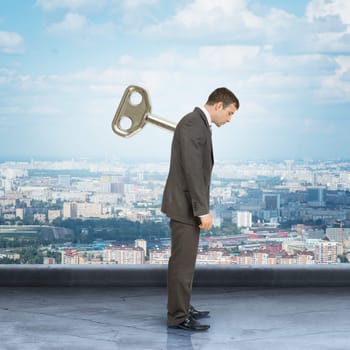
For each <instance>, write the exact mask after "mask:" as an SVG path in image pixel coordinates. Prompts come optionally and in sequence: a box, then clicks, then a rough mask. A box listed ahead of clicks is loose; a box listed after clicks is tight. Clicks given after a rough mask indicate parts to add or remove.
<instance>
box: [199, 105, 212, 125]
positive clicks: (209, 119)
mask: <svg viewBox="0 0 350 350" xmlns="http://www.w3.org/2000/svg"><path fill="white" fill-rule="evenodd" d="M201 110H202V111H203V113H204V114H205V116H206V117H207V120H208V124H209V127H210V128H211V126H212V124H213V122H212V121H211V117H210V114H209V112H208V111H207V109H206V108H205V107H204V106H203V107H202V108H201Z"/></svg>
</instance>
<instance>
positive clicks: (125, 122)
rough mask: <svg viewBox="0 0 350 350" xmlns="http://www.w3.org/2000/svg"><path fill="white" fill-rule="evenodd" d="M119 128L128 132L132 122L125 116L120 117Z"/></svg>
mask: <svg viewBox="0 0 350 350" xmlns="http://www.w3.org/2000/svg"><path fill="white" fill-rule="evenodd" d="M119 127H120V129H122V130H123V131H128V130H129V129H131V127H132V120H131V118H129V117H127V116H122V117H121V119H120V121H119Z"/></svg>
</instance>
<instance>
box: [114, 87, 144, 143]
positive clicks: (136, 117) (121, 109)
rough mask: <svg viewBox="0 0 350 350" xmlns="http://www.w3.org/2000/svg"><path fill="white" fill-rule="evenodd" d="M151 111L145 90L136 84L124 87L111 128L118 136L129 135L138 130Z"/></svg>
mask: <svg viewBox="0 0 350 350" xmlns="http://www.w3.org/2000/svg"><path fill="white" fill-rule="evenodd" d="M150 113H151V102H150V99H149V96H148V94H147V91H146V90H145V89H144V88H142V87H140V86H137V85H130V86H128V87H127V88H126V90H125V92H124V95H123V97H122V99H121V101H120V103H119V106H118V109H117V111H116V113H115V116H114V118H113V121H112V129H113V131H114V132H115V133H116V134H118V135H119V136H123V137H130V136H132V135H134V134H136V133H137V132H138V131H140V130H141V129H142V128H143V127H144V126H145V124H146V119H147V116H148V115H149V114H150Z"/></svg>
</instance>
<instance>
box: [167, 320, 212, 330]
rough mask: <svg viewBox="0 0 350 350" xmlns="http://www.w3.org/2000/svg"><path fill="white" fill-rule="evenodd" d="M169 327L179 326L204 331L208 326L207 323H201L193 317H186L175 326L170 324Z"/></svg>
mask: <svg viewBox="0 0 350 350" xmlns="http://www.w3.org/2000/svg"><path fill="white" fill-rule="evenodd" d="M169 328H179V329H184V330H186V331H206V330H208V329H209V328H210V326H209V325H208V324H202V323H199V322H198V321H196V320H195V319H194V318H193V317H191V316H188V318H187V319H186V320H185V321H183V322H181V323H180V324H178V325H176V326H170V327H169Z"/></svg>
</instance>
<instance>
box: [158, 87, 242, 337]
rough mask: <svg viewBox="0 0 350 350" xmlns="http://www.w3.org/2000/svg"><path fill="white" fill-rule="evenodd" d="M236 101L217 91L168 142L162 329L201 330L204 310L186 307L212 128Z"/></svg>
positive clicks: (204, 209)
mask: <svg viewBox="0 0 350 350" xmlns="http://www.w3.org/2000/svg"><path fill="white" fill-rule="evenodd" d="M238 108H239V100H238V99H237V97H236V96H235V95H234V93H233V92H231V91H230V90H228V89H227V88H218V89H216V90H214V91H213V92H212V93H211V94H210V96H209V97H208V100H207V102H206V103H205V105H204V106H203V107H201V108H198V107H196V108H195V109H194V111H193V112H191V113H189V114H187V115H185V116H184V117H183V118H182V119H181V120H180V122H179V123H178V125H177V127H176V130H175V133H174V137H173V142H172V149H171V160H170V169H169V174H168V178H167V181H166V185H165V188H164V194H163V202H162V212H163V213H165V214H166V215H167V216H168V217H169V218H170V229H171V256H170V259H169V265H168V314H167V317H168V327H171V328H180V329H185V330H192V331H203V330H207V329H208V328H209V327H210V326H209V325H207V324H202V323H200V322H199V321H198V319H199V318H204V317H207V316H208V315H209V311H199V310H197V309H195V308H194V307H193V306H192V305H191V295H192V281H193V274H194V269H195V263H196V257H197V250H198V242H199V234H200V229H202V230H209V229H210V228H211V226H212V222H213V218H212V215H211V214H210V212H209V193H210V178H211V173H212V168H213V165H214V157H213V147H212V139H211V127H212V124H215V125H216V126H218V127H220V126H221V125H224V124H226V123H228V122H230V120H231V118H232V116H233V114H234V113H235V112H236V111H237V110H238Z"/></svg>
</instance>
